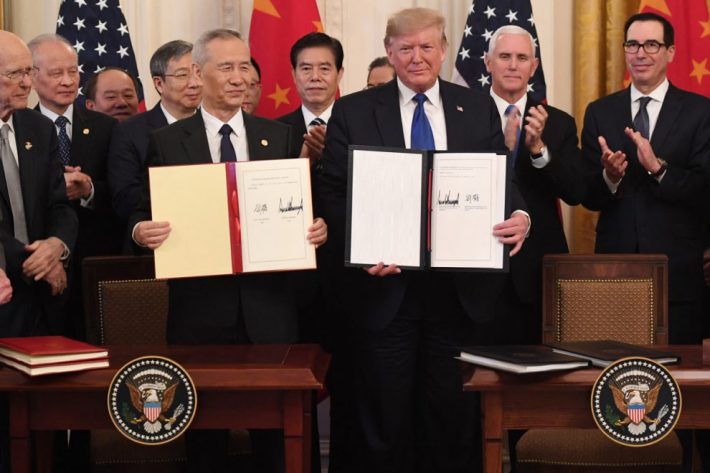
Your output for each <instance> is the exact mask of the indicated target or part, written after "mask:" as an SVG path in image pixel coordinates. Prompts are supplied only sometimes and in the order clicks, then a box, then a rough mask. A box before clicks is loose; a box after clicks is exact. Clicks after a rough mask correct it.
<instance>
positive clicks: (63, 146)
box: [54, 115, 71, 166]
mask: <svg viewBox="0 0 710 473" xmlns="http://www.w3.org/2000/svg"><path fill="white" fill-rule="evenodd" d="M68 123H69V120H68V119H67V117H65V116H62V115H60V116H58V117H57V119H56V120H54V124H55V125H57V127H58V128H59V133H57V138H58V140H59V161H60V162H61V163H62V166H68V165H69V161H70V160H71V140H70V139H69V135H68V134H67V124H68Z"/></svg>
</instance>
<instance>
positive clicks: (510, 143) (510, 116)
mask: <svg viewBox="0 0 710 473" xmlns="http://www.w3.org/2000/svg"><path fill="white" fill-rule="evenodd" d="M503 115H504V116H505V127H504V128H503V135H504V136H505V145H506V146H507V147H508V149H509V150H511V151H512V153H513V154H512V157H513V164H515V158H516V157H517V156H518V145H519V144H520V110H518V107H516V106H515V105H508V107H507V108H506V109H505V113H504V114H503Z"/></svg>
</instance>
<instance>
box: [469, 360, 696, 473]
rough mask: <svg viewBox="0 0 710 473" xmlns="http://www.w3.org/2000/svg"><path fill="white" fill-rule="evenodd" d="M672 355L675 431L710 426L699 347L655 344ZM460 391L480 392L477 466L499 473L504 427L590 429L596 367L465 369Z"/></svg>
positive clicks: (598, 372)
mask: <svg viewBox="0 0 710 473" xmlns="http://www.w3.org/2000/svg"><path fill="white" fill-rule="evenodd" d="M655 348H658V349H661V350H667V351H670V352H673V353H677V354H678V355H680V356H681V363H679V364H677V365H670V366H669V368H670V371H671V373H672V374H673V376H674V377H675V379H676V381H678V384H679V385H680V389H681V398H682V410H681V415H680V418H679V419H678V424H677V425H676V428H678V429H709V428H710V402H708V398H709V397H710V366H706V367H703V366H702V363H701V359H702V351H701V347H700V346H667V347H664V346H655ZM465 370H466V371H465V373H464V390H466V391H478V392H480V394H481V411H482V423H483V462H484V468H485V469H484V471H485V472H486V473H501V471H502V453H503V444H502V440H503V434H504V432H505V431H506V430H508V429H532V428H566V427H578V428H590V429H596V428H597V427H596V424H595V423H594V420H593V419H592V412H591V407H590V406H591V403H590V402H591V401H590V396H591V391H592V384H594V382H595V381H596V379H597V377H598V376H599V374H600V372H601V369H598V368H589V369H584V370H577V371H558V372H554V373H540V374H530V375H516V374H511V373H504V372H500V371H494V370H491V369H486V368H478V367H477V368H475V370H474V369H470V368H468V367H465Z"/></svg>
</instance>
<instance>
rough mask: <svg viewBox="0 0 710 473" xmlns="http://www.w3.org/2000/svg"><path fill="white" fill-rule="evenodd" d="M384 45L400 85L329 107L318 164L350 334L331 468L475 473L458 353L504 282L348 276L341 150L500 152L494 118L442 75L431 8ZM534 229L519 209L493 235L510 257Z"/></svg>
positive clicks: (336, 399)
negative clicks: (344, 420)
mask: <svg viewBox="0 0 710 473" xmlns="http://www.w3.org/2000/svg"><path fill="white" fill-rule="evenodd" d="M384 43H385V49H386V51H387V56H388V59H389V61H390V63H391V64H392V66H393V67H394V70H395V73H396V75H397V77H396V80H393V81H391V82H389V83H387V84H385V85H382V86H380V87H375V88H372V89H368V90H364V91H361V92H357V93H355V94H351V95H348V96H345V97H342V98H340V99H339V100H337V101H336V102H335V105H334V107H333V113H332V115H331V118H330V120H329V122H328V131H327V133H326V146H325V153H324V156H323V159H322V162H323V169H322V174H321V182H320V184H321V188H320V202H321V209H322V211H323V214H324V216H325V217H326V218H327V219H328V222H329V225H330V238H329V240H330V241H329V244H332V245H333V246H334V248H331V251H330V252H329V253H328V254H330V255H333V258H334V260H333V261H332V262H331V263H332V264H330V265H329V267H330V266H332V267H333V271H332V274H331V275H329V276H330V277H329V280H331V281H332V283H333V285H334V288H335V292H336V293H337V297H338V298H339V301H340V304H339V308H340V310H339V311H338V312H337V314H338V316H339V317H340V318H341V320H340V323H341V324H342V325H343V329H342V331H343V333H345V334H347V336H346V337H344V339H343V342H342V344H341V345H339V346H338V347H335V350H334V353H333V365H332V368H333V370H340V371H341V372H344V373H345V376H340V378H339V379H341V380H344V382H346V383H347V387H343V391H345V392H347V393H348V395H347V396H346V398H347V399H352V401H351V405H350V406H343V405H342V400H341V397H340V395H339V394H340V393H339V392H337V391H336V392H332V393H331V394H332V409H333V411H334V412H336V413H341V412H342V410H349V412H347V414H346V415H347V416H349V417H350V422H349V424H348V425H347V430H344V431H339V430H334V431H333V432H332V437H331V438H332V440H331V472H336V471H337V472H341V471H353V472H362V471H367V472H413V471H422V472H425V471H426V472H435V471H436V472H444V471H445V472H472V471H477V469H480V459H479V458H477V456H476V445H477V443H476V441H475V429H476V425H477V424H478V423H479V421H480V419H479V418H478V416H477V405H476V403H475V398H474V397H473V396H466V395H464V393H463V391H462V386H461V371H460V370H461V367H460V365H459V362H458V361H457V360H455V359H454V356H456V355H457V354H458V353H459V351H460V350H458V348H459V347H460V346H461V345H463V344H467V343H468V344H470V343H472V341H474V340H475V339H476V337H475V335H476V329H475V323H476V322H478V321H481V320H484V319H486V318H487V317H490V316H491V314H492V312H493V310H492V309H493V303H494V300H493V299H494V298H493V297H491V296H490V294H493V293H497V291H498V289H499V287H500V286H501V284H502V283H503V282H504V278H503V277H500V276H499V275H492V274H483V273H464V272H459V273H449V272H425V271H402V270H401V269H400V268H399V267H398V266H397V264H396V263H397V262H396V261H388V262H381V263H379V264H378V265H376V266H373V267H371V268H368V269H367V271H364V270H362V269H357V268H344V267H343V259H342V255H343V254H344V252H343V245H344V234H345V205H346V189H347V165H348V146H349V145H368V146H379V147H382V146H385V147H394V148H414V149H429V150H432V149H437V150H450V151H461V152H473V151H492V150H504V149H505V143H504V138H503V133H502V131H501V122H500V118H499V116H498V111H497V110H496V107H495V104H494V102H493V100H492V99H491V98H490V97H487V96H485V95H482V94H479V93H476V92H473V91H471V90H469V89H466V88H463V87H459V86H457V85H454V84H451V83H449V82H446V81H443V80H440V79H439V77H438V76H439V71H440V70H441V65H442V63H443V61H444V57H445V54H446V38H445V36H444V18H443V17H442V15H440V14H439V13H438V12H436V11H434V10H430V9H426V8H410V9H406V10H402V11H400V12H398V13H396V14H394V15H393V16H392V17H390V19H389V21H388V24H387V30H386V36H385V40H384ZM512 191H513V192H512V194H513V196H514V197H513V205H512V208H514V209H520V208H524V202H523V201H522V199H521V198H520V196H519V194H518V192H517V188H516V187H515V185H514V187H513V189H512ZM529 226H530V220H529V218H528V216H527V214H526V213H525V212H521V211H518V210H516V211H514V212H513V215H512V216H511V217H510V218H509V219H508V220H506V221H504V222H502V223H499V224H498V225H495V226H494V227H493V228H492V229H491V232H492V233H493V234H494V235H496V236H497V237H498V238H499V240H500V241H501V242H503V243H505V244H510V245H513V247H512V250H511V252H510V254H511V255H515V254H516V253H517V252H518V251H519V250H520V248H521V246H522V244H523V241H524V239H525V235H526V233H527V231H528V229H529ZM338 255H340V257H339V258H338ZM385 263H387V264H385ZM340 415H342V414H340ZM334 427H335V426H334Z"/></svg>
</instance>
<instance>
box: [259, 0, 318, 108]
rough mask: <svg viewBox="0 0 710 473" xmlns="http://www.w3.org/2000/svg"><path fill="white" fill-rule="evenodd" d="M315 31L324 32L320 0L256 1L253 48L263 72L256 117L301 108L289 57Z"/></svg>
mask: <svg viewBox="0 0 710 473" xmlns="http://www.w3.org/2000/svg"><path fill="white" fill-rule="evenodd" d="M314 31H320V32H323V24H322V23H321V21H320V15H319V13H318V6H317V5H316V0H254V10H253V12H252V15H251V27H250V30H249V46H250V48H251V55H252V56H253V57H254V59H256V62H258V63H259V67H260V68H261V102H260V103H259V107H258V108H257V110H256V115H259V116H262V117H267V118H276V117H280V116H281V115H285V114H286V113H289V112H291V111H293V110H294V109H295V108H296V107H297V106H298V105H300V104H301V101H300V99H299V98H298V93H297V92H296V87H295V85H294V84H293V78H292V76H291V61H290V59H289V53H290V51H291V46H293V43H295V42H296V40H298V39H299V38H300V37H301V36H303V35H305V34H307V33H311V32H314Z"/></svg>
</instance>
